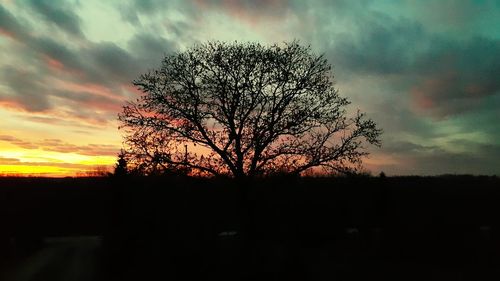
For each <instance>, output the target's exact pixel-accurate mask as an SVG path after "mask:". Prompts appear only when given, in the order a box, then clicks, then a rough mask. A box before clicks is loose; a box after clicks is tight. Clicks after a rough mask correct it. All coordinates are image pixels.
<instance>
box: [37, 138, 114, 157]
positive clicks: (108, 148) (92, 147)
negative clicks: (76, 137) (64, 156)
mask: <svg viewBox="0 0 500 281" xmlns="http://www.w3.org/2000/svg"><path fill="white" fill-rule="evenodd" d="M37 144H38V145H39V146H40V148H41V149H43V150H46V151H55V152H61V153H76V154H80V155H87V156H116V155H117V154H118V153H119V152H120V147H118V146H115V145H108V144H88V145H74V144H70V143H67V142H63V141H62V140H60V139H45V140H43V141H40V142H38V143H37Z"/></svg>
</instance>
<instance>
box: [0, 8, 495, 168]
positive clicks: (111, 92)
mask: <svg viewBox="0 0 500 281" xmlns="http://www.w3.org/2000/svg"><path fill="white" fill-rule="evenodd" d="M293 39H299V40H300V41H301V42H302V43H303V44H310V45H311V47H312V48H313V50H314V51H315V52H317V53H324V54H325V55H326V56H327V58H328V59H329V62H330V63H331V64H332V65H333V67H334V74H335V81H336V86H337V88H338V89H339V91H340V93H341V95H343V96H347V97H349V99H350V100H351V101H352V102H353V110H355V109H356V108H359V109H361V110H362V111H366V112H367V113H368V114H369V116H370V117H372V118H373V119H374V120H375V121H376V122H377V123H378V124H379V125H380V127H382V128H383V130H384V135H383V146H382V148H373V149H371V152H372V154H371V156H370V158H369V159H366V161H365V163H366V165H365V166H366V167H367V169H369V170H370V171H372V172H373V173H375V174H376V173H379V172H380V171H384V172H385V173H386V174H390V175H400V174H419V175H429V174H443V173H460V174H461V173H473V174H489V175H491V174H497V175H500V78H499V77H500V1H497V0H476V1H473V0H469V1H467V0H434V1H432V0H429V1H424V0H413V1H412V0H398V1H389V0H386V1H384V0H377V1H371V0H360V1H353V0H318V1H301V0H295V1H294V0H290V1H286V0H269V1H265V0H255V1H250V0H239V1H238V0H234V1H231V0H219V1H216V0H214V1H202V0H197V1H195V0H193V1H188V0H185V1H184V0H179V1H175V0H169V1H160V0H125V1H122V0H120V1H118V0H116V1H100V0H85V1H79V0H68V1H62V0H20V1H16V0H0V174H6V173H43V174H47V173H48V174H52V175H64V174H67V175H68V174H74V173H75V172H76V171H81V170H85V169H89V168H91V167H94V166H96V165H110V164H113V162H114V161H115V159H116V154H117V152H118V151H119V149H120V146H121V134H120V132H119V131H118V129H117V126H118V123H117V113H119V112H120V110H121V107H122V105H123V104H124V102H125V101H126V100H131V99H134V98H135V97H136V96H137V95H138V93H137V91H136V90H135V89H134V88H133V86H132V84H131V81H132V80H133V79H135V78H137V77H138V75H139V74H141V73H144V72H146V71H147V70H149V69H152V68H155V67H156V66H158V65H159V62H160V60H161V58H162V57H163V56H164V55H165V54H169V53H172V52H177V51H182V50H184V49H185V48H187V47H189V46H191V45H193V44H195V43H197V42H205V41H207V40H223V41H234V40H237V41H257V42H261V43H263V44H272V43H280V42H283V41H290V40H293Z"/></svg>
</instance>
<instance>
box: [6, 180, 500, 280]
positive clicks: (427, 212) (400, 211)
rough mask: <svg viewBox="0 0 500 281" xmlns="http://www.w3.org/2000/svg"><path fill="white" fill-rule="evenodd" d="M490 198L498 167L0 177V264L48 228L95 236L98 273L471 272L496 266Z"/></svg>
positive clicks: (17, 256) (497, 192)
mask: <svg viewBox="0 0 500 281" xmlns="http://www.w3.org/2000/svg"><path fill="white" fill-rule="evenodd" d="M499 202H500V179H499V178H497V177H473V176H442V177H359V178H347V177H346V178H286V177H282V178H279V177H277V178H270V179H265V180H254V181H251V182H248V181H247V182H240V183H236V182H233V181H231V180H216V179H212V180H210V179H193V178H185V177H175V176H172V177H157V178H154V177H143V178H141V177H137V178H134V177H121V178H120V177H118V178H116V177H115V178H113V177H110V178H64V179H45V178H1V179H0V209H1V210H0V211H1V212H0V216H1V217H0V219H1V221H2V232H1V234H0V247H1V250H0V253H2V254H1V255H2V257H1V260H0V261H1V262H2V263H3V264H4V266H3V267H0V268H4V267H6V266H5V265H6V264H8V263H9V262H12V261H16V260H22V258H23V256H29V255H30V253H33V252H36V251H37V249H40V248H43V247H44V243H45V242H44V241H45V240H44V239H46V238H47V237H76V236H97V237H100V238H99V239H101V240H102V241H101V242H100V245H101V246H100V248H99V254H98V255H97V256H98V257H99V264H100V266H101V267H100V268H101V269H100V271H99V272H100V275H101V276H103V277H102V278H103V280H139V279H144V278H146V277H147V276H149V274H158V273H165V272H170V273H169V274H174V275H173V276H182V280H196V279H198V278H199V277H200V276H207V274H208V275H210V274H212V275H216V276H217V277H221V276H226V277H227V278H228V279H233V280H238V279H245V278H244V277H248V278H250V280H254V279H255V278H261V277H262V276H264V275H266V276H277V275H280V276H285V275H286V276H294V277H297V276H302V277H303V278H304V279H303V280H307V279H315V278H313V277H311V276H316V275H315V274H319V275H321V276H343V278H344V279H350V280H355V279H357V278H360V279H361V278H367V277H369V274H372V275H373V274H374V276H379V277H387V278H388V279H391V278H390V276H393V278H394V279H398V278H404V279H405V280H413V279H411V278H413V277H411V276H403V275H404V271H405V270H406V269H404V268H405V266H404V265H402V264H406V266H408V264H415V263H416V264H418V265H419V266H422V264H426V265H428V266H429V267H430V268H431V271H432V272H440V270H441V271H442V269H443V268H448V269H449V268H452V269H451V270H449V271H450V272H460V274H462V275H460V276H461V277H462V278H464V280H467V278H468V277H470V278H471V280H481V278H480V276H479V277H478V275H477V274H479V273H478V272H479V271H481V272H483V273H482V274H486V273H487V274H489V275H491V274H496V273H497V268H498V266H499V265H500V251H499V250H500V220H499V214H500V204H499ZM311 260H312V261H311ZM328 262H330V263H328ZM325 263H326V264H328V265H329V266H327V265H324V266H323V267H325V268H330V267H334V268H337V267H338V268H337V269H335V270H333V269H332V272H333V273H332V272H330V271H328V270H326V269H325V268H319V269H318V268H316V267H317V266H318V265H317V264H319V265H322V264H325ZM315 264H316V265H315ZM335 266H337V267H335ZM339 266H340V267H339ZM398 267H399V269H398ZM325 270H326V271H325ZM398 270H400V271H401V272H400V275H398ZM409 270H413V269H409ZM368 271H370V272H371V273H369V272H368ZM424 271H425V270H424ZM134 272H136V273H134ZM137 272H138V273H137ZM329 272H330V273H329ZM329 274H330V275H329ZM332 274H333V275H332ZM339 274H340V275H339ZM342 274H343V275H342ZM377 274H378V275H377ZM401 274H402V275H401ZM151 276H153V275H151ZM235 276H236V277H235ZM346 276H347V277H346ZM372 277H373V276H372ZM417 277H418V275H416V276H415V277H414V278H416V279H415V280H418V278H417ZM420 277H422V276H420ZM472 277H475V278H472ZM221 278H222V279H224V277H221ZM318 278H319V277H318ZM387 278H386V279H387ZM442 280H446V278H444V279H442Z"/></svg>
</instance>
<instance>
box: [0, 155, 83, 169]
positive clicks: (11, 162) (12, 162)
mask: <svg viewBox="0 0 500 281" xmlns="http://www.w3.org/2000/svg"><path fill="white" fill-rule="evenodd" d="M0 166H31V167H57V168H63V169H78V170H87V169H89V168H92V165H85V164H77V163H67V162H44V161H41V162H32V161H21V160H20V159H17V158H5V157H1V156H0ZM14 173H17V172H14Z"/></svg>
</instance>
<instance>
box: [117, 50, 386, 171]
mask: <svg viewBox="0 0 500 281" xmlns="http://www.w3.org/2000/svg"><path fill="white" fill-rule="evenodd" d="M133 83H134V85H135V86H137V87H138V89H139V90H140V91H142V93H143V94H142V95H141V96H140V98H139V99H137V100H135V101H133V102H128V103H127V105H125V106H124V108H123V112H122V113H120V114H119V120H120V122H121V126H120V128H121V129H123V130H124V132H125V136H124V144H125V149H126V153H127V161H128V164H129V166H131V167H133V168H134V169H136V170H137V171H140V172H142V173H143V174H153V173H158V172H163V171H168V170H176V169H186V168H189V170H190V171H191V172H192V173H195V174H206V175H227V176H232V177H236V178H242V177H254V176H260V175H268V174H273V173H294V174H299V173H302V172H304V171H306V170H309V169H312V168H314V167H322V168H324V169H326V170H327V171H335V172H339V173H347V172H352V171H354V170H355V169H356V168H358V167H359V166H360V164H361V159H362V157H363V156H365V155H367V154H368V152H367V150H366V144H373V145H377V146H378V145H380V139H379V136H380V134H381V130H380V129H378V128H377V126H376V124H375V122H374V121H372V120H371V119H369V118H366V116H365V114H364V113H361V112H360V111H359V110H358V111H357V112H356V113H354V114H352V116H348V115H349V114H348V112H347V110H346V106H347V105H348V104H349V103H350V102H349V101H348V100H347V99H346V98H344V97H341V96H339V94H338V91H337V90H336V89H335V88H334V86H333V74H332V70H331V65H330V64H329V63H328V61H327V59H326V58H325V57H324V56H323V55H316V54H314V53H313V52H312V50H311V48H310V47H307V46H302V45H300V44H299V43H298V42H296V41H294V42H290V43H284V44H275V45H272V46H264V45H261V44H259V43H238V42H234V43H224V42H208V43H204V44H199V45H195V46H193V47H191V48H189V49H187V50H186V51H183V52H178V53H174V54H170V55H166V56H165V57H164V59H163V60H162V63H161V67H159V68H158V69H155V70H152V71H150V72H148V73H145V74H142V75H141V76H140V77H139V78H138V79H137V80H135V81H134V82H133Z"/></svg>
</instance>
